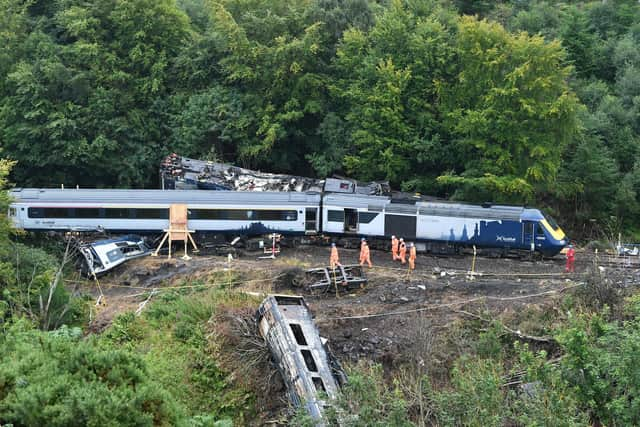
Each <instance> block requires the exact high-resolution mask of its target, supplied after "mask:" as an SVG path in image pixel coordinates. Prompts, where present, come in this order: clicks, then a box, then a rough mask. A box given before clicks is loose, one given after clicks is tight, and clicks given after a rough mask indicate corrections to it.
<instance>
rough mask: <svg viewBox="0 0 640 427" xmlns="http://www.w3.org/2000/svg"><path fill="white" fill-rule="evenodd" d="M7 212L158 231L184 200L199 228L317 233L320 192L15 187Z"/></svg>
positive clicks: (62, 226) (42, 221) (27, 223)
mask: <svg viewBox="0 0 640 427" xmlns="http://www.w3.org/2000/svg"><path fill="white" fill-rule="evenodd" d="M10 195H11V197H12V198H13V199H14V200H15V202H14V203H12V204H11V207H10V210H9V216H10V217H11V218H12V220H13V222H14V224H15V225H16V227H19V228H24V229H28V230H34V231H36V230H78V231H82V230H87V231H88V230H107V231H111V232H136V233H156V232H162V231H163V230H165V229H167V228H168V227H169V207H170V206H171V205H173V204H185V205H187V209H188V211H187V212H188V228H189V229H190V230H194V231H197V232H215V233H231V234H245V235H250V234H253V235H256V234H263V233H271V232H277V233H283V234H305V233H309V232H313V233H315V232H317V231H318V230H317V228H318V223H317V210H318V206H319V204H320V195H319V194H317V193H316V194H312V193H246V192H234V191H224V192H216V191H199V190H192V191H163V190H98V189H80V190H60V189H17V190H13V191H11V194H10Z"/></svg>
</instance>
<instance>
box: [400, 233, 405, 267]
mask: <svg viewBox="0 0 640 427" xmlns="http://www.w3.org/2000/svg"><path fill="white" fill-rule="evenodd" d="M406 258H407V245H406V244H405V243H404V239H403V238H402V237H401V238H400V262H401V263H403V264H406V263H407V261H406Z"/></svg>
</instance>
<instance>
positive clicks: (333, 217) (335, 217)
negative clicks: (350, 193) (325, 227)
mask: <svg viewBox="0 0 640 427" xmlns="http://www.w3.org/2000/svg"><path fill="white" fill-rule="evenodd" d="M327 221H330V222H344V211H329V212H328V215H327Z"/></svg>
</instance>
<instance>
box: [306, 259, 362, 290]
mask: <svg viewBox="0 0 640 427" xmlns="http://www.w3.org/2000/svg"><path fill="white" fill-rule="evenodd" d="M305 273H306V276H307V281H306V282H307V283H309V284H308V285H307V286H306V287H307V289H308V290H310V291H322V292H327V291H329V290H331V289H335V290H336V292H337V291H338V290H352V289H361V288H363V287H364V286H365V285H366V284H367V276H366V275H365V273H364V270H363V269H362V266H360V265H338V266H337V267H336V268H335V269H334V268H331V267H322V268H312V269H310V270H307V271H306V272H305Z"/></svg>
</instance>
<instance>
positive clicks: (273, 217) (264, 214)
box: [189, 209, 298, 221]
mask: <svg viewBox="0 0 640 427" xmlns="http://www.w3.org/2000/svg"><path fill="white" fill-rule="evenodd" d="M189 218H190V219H210V220H227V221H296V220H297V219H298V212H297V211H294V210H244V209H192V210H190V211H189Z"/></svg>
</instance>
